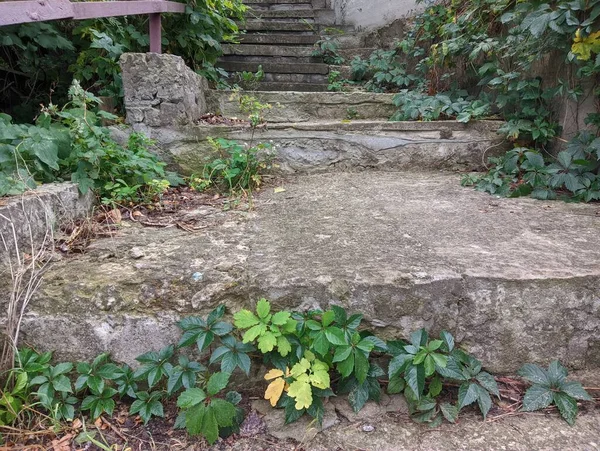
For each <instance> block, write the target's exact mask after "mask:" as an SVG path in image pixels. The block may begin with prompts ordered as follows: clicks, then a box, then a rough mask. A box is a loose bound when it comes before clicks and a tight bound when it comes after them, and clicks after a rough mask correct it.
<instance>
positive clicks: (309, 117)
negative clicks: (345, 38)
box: [207, 79, 396, 126]
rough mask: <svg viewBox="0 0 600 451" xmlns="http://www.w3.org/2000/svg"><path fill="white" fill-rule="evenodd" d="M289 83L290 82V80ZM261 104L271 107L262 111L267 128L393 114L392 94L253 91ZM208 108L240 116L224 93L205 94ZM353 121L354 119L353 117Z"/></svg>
mask: <svg viewBox="0 0 600 451" xmlns="http://www.w3.org/2000/svg"><path fill="white" fill-rule="evenodd" d="M290 81H293V79H292V80H290ZM253 95H254V96H255V97H256V98H257V99H258V100H259V101H260V102H262V103H270V104H271V105H273V108H271V109H270V110H268V111H266V112H265V119H266V120H267V122H269V123H270V126H271V125H272V124H273V123H276V122H313V121H317V120H338V121H341V120H343V119H346V118H347V117H348V115H349V113H352V110H354V111H355V114H354V116H358V117H359V118H361V119H381V120H384V121H386V120H388V119H389V118H390V116H391V115H392V114H393V113H394V112H395V111H396V107H395V106H394V105H393V103H392V98H393V97H394V95H393V94H379V93H371V92H351V93H350V92H322V93H308V92H260V91H258V92H254V93H253ZM207 102H208V109H209V110H210V111H218V112H220V113H221V114H223V115H225V116H229V117H232V116H235V117H241V116H243V114H242V112H241V111H240V110H239V103H238V102H236V101H235V100H232V99H231V93H230V92H228V91H217V90H211V91H209V92H208V95H207ZM355 118H356V117H355Z"/></svg>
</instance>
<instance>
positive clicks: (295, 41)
mask: <svg viewBox="0 0 600 451" xmlns="http://www.w3.org/2000/svg"><path fill="white" fill-rule="evenodd" d="M239 39H240V42H241V43H243V44H274V45H278V46H285V45H312V44H314V43H316V42H317V41H318V40H319V39H321V37H320V36H318V35H316V34H305V35H302V34H276V33H272V34H271V33H268V34H260V33H252V34H245V35H242V36H240V38H239Z"/></svg>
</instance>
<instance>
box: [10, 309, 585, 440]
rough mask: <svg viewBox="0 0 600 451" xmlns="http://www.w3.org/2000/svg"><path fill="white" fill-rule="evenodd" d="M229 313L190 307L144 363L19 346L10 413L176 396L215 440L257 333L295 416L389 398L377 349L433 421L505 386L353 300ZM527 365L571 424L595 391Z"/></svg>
mask: <svg viewBox="0 0 600 451" xmlns="http://www.w3.org/2000/svg"><path fill="white" fill-rule="evenodd" d="M224 315H225V308H224V306H219V307H217V308H216V309H214V310H213V311H212V312H210V313H209V314H208V315H207V316H206V317H203V318H200V317H188V318H183V319H182V320H181V321H180V322H179V323H178V325H179V327H180V328H181V329H182V331H183V334H182V336H181V339H180V340H179V343H178V345H177V347H176V346H174V345H169V346H166V347H164V348H163V349H161V350H159V351H151V352H147V353H144V354H142V355H140V356H138V357H137V359H136V360H138V362H140V363H141V365H140V366H139V368H137V369H136V370H135V371H133V370H132V369H131V368H129V367H128V366H127V365H118V364H116V363H114V362H112V361H111V360H110V357H109V355H108V354H101V355H99V356H98V357H97V358H96V359H94V361H92V362H91V363H86V362H80V363H78V364H77V365H74V364H73V363H70V362H62V363H58V364H56V365H51V364H50V360H51V354H50V353H45V354H38V353H36V352H35V351H33V350H30V349H24V350H20V351H19V354H18V363H17V364H16V365H15V368H14V369H13V370H12V371H10V372H9V374H8V378H7V382H6V385H5V388H4V389H3V390H0V424H4V425H7V424H8V425H10V424H12V423H13V422H15V421H17V419H18V418H20V417H22V416H23V415H25V412H32V411H33V410H32V409H31V408H30V407H31V406H33V405H35V404H36V403H39V405H40V406H41V408H42V409H43V410H44V412H45V413H47V415H48V416H49V417H50V418H51V420H52V421H53V422H60V421H62V420H70V419H73V418H75V416H76V415H78V414H79V413H80V412H89V415H90V418H91V419H92V420H94V419H96V418H98V417H99V416H100V415H103V414H107V415H111V414H112V413H113V411H114V409H115V407H116V399H117V397H118V398H121V399H125V400H127V401H129V402H131V406H130V409H129V413H130V414H131V415H139V417H140V418H141V420H142V421H143V422H144V424H146V423H148V421H150V420H151V419H152V417H162V416H164V406H163V403H164V402H166V401H168V400H175V399H176V404H177V407H178V408H179V415H178V417H177V420H176V422H175V427H176V428H185V429H186V430H187V431H188V432H189V433H190V434H192V435H200V436H203V437H204V438H205V439H206V440H207V441H208V442H209V444H213V443H214V442H215V441H216V440H217V439H218V438H219V437H227V436H229V435H230V434H232V433H235V432H238V431H239V427H240V425H241V423H242V421H243V419H244V411H243V410H242V409H241V408H240V407H239V405H238V404H239V403H240V401H241V395H240V394H239V393H237V392H234V391H228V389H227V387H228V386H229V384H230V378H231V375H232V374H233V373H234V372H235V371H237V370H238V369H239V370H241V371H242V372H244V373H246V374H249V372H250V365H251V361H250V354H251V353H253V352H254V351H255V350H256V349H255V348H254V347H253V346H252V343H256V344H257V345H258V349H259V351H260V354H261V356H262V358H263V362H264V363H265V364H266V365H267V366H268V367H270V368H271V369H270V370H269V371H268V372H267V373H266V374H265V376H264V378H265V380H266V381H267V383H268V385H267V387H266V391H265V399H267V400H268V401H269V402H270V403H271V405H272V406H273V407H277V408H282V409H284V412H285V421H286V423H291V422H293V421H296V420H297V419H299V418H300V417H301V416H302V415H304V414H308V415H309V416H311V417H313V418H314V419H315V420H316V421H317V422H319V423H321V422H322V421H323V417H324V413H325V407H324V398H328V397H331V396H335V395H337V394H344V393H347V394H348V401H349V403H350V405H351V406H352V408H353V410H354V411H359V410H360V409H362V408H363V406H364V405H365V403H366V402H367V401H368V400H374V401H376V402H379V400H380V398H381V393H382V382H383V380H384V379H386V371H384V370H383V369H382V368H381V367H380V366H379V365H378V364H376V363H375V360H376V359H377V360H378V361H380V362H383V361H384V360H388V371H387V391H388V393H390V394H393V393H401V392H402V393H404V395H405V397H406V399H407V401H408V403H409V409H410V412H411V417H412V418H413V420H414V421H417V422H421V423H426V424H428V425H430V426H438V425H439V424H441V422H442V421H443V420H444V419H446V420H447V421H449V422H451V423H454V422H456V421H457V419H458V415H459V412H460V410H462V409H463V408H464V407H466V406H469V405H472V404H476V405H477V406H478V408H479V410H480V411H481V413H482V415H483V417H484V418H485V417H486V415H487V414H488V412H489V410H490V408H491V405H492V396H499V395H500V393H499V390H498V386H497V384H496V381H495V379H494V377H493V376H491V375H490V374H489V373H487V372H485V371H483V370H482V364H481V362H480V361H478V360H477V359H475V358H474V357H473V356H471V355H469V354H468V353H466V352H465V351H463V350H460V349H458V348H457V347H456V346H455V342H454V338H453V336H452V335H451V334H450V333H448V332H445V331H443V332H442V333H441V334H440V338H439V339H433V338H431V337H430V336H429V335H428V333H427V332H426V331H425V330H424V329H421V330H418V331H415V332H413V333H412V334H411V335H410V340H409V342H404V341H402V340H392V341H388V342H384V341H382V340H381V339H379V338H377V337H376V336H374V335H372V334H371V333H370V332H369V331H366V330H361V327H360V326H361V322H362V319H363V317H362V315H361V314H353V315H348V313H347V312H346V311H345V310H344V309H343V308H342V307H339V306H332V308H331V310H327V311H320V310H315V311H308V312H304V313H298V312H289V311H279V312H275V311H273V310H272V308H271V304H270V303H269V302H268V301H267V300H265V299H261V300H259V301H258V303H257V305H256V311H255V312H252V311H250V310H241V311H239V312H236V313H235V315H234V321H235V325H236V327H234V325H232V324H231V323H230V322H228V321H226V320H225V319H224ZM242 336H243V338H242ZM240 338H242V340H243V342H242V341H240ZM188 347H192V348H194V351H195V352H196V354H197V358H198V360H194V359H190V357H188V354H189V352H188V351H189V350H187V349H185V348H188ZM209 355H210V358H209ZM201 362H204V363H206V365H205V364H204V363H201ZM216 367H220V371H218V370H217V371H215V369H216ZM74 368H75V370H74ZM519 374H520V375H521V376H522V377H524V378H526V379H527V380H529V381H530V382H532V384H533V385H532V386H531V387H530V388H529V389H528V390H527V392H526V394H525V398H524V401H523V409H524V410H525V411H530V410H537V409H541V408H545V407H547V406H549V405H550V404H551V403H555V404H556V405H557V406H558V408H559V410H560V412H561V415H562V416H563V417H564V418H565V419H566V420H567V421H568V422H569V423H570V424H572V423H573V422H574V420H575V416H576V415H577V403H576V401H575V400H583V401H586V400H590V399H591V398H590V397H589V395H588V394H587V393H586V392H585V390H584V389H583V387H582V386H581V384H579V383H576V382H568V381H567V380H566V377H567V371H566V369H565V368H564V367H562V366H561V365H560V364H559V363H558V362H553V363H552V364H551V365H550V367H549V368H548V370H544V369H541V368H539V367H537V366H536V365H530V364H527V365H525V366H523V368H522V369H521V370H520V371H519ZM74 379H76V380H75V382H74V384H73V381H74ZM445 385H451V386H454V387H456V386H458V392H457V395H455V393H456V389H450V390H447V389H446V390H445V388H444V386H445ZM442 394H443V396H442ZM453 398H456V399H455V400H453ZM44 418H46V417H44ZM42 421H43V420H42Z"/></svg>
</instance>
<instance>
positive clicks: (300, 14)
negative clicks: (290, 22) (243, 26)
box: [246, 9, 315, 19]
mask: <svg viewBox="0 0 600 451" xmlns="http://www.w3.org/2000/svg"><path fill="white" fill-rule="evenodd" d="M314 17H315V12H314V10H312V9H275V10H257V9H251V10H249V11H247V12H246V18H247V19H280V18H283V19H291V18H296V19H312V18H314Z"/></svg>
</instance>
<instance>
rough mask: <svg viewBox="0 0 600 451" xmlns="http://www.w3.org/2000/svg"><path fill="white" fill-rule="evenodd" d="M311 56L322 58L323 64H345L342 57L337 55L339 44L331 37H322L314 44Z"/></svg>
mask: <svg viewBox="0 0 600 451" xmlns="http://www.w3.org/2000/svg"><path fill="white" fill-rule="evenodd" d="M311 55H312V56H314V57H316V58H323V62H324V63H325V64H331V65H334V66H341V65H342V64H344V63H345V62H346V60H345V59H344V57H343V56H341V55H340V54H339V44H338V43H337V41H336V40H335V39H334V38H332V37H331V36H323V37H322V38H321V39H319V40H318V41H317V42H316V43H315V49H314V50H313V52H312V54H311Z"/></svg>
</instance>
